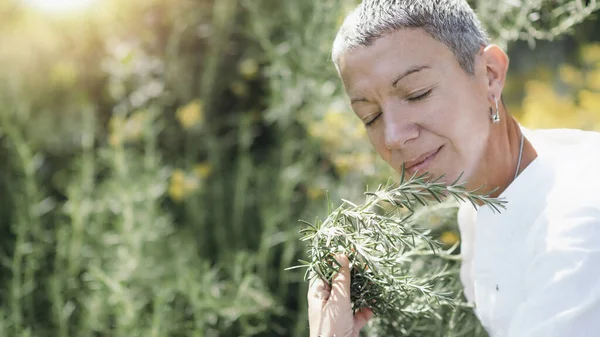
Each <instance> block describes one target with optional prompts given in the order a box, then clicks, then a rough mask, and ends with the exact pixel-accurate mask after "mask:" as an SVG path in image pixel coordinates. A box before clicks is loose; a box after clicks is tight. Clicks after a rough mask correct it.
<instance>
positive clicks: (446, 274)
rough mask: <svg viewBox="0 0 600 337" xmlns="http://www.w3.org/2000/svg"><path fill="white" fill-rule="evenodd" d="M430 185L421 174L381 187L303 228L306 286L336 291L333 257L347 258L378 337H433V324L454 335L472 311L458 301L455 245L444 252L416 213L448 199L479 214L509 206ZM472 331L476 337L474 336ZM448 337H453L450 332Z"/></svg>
mask: <svg viewBox="0 0 600 337" xmlns="http://www.w3.org/2000/svg"><path fill="white" fill-rule="evenodd" d="M402 176H404V174H403V175H402ZM427 177H428V174H422V175H419V176H412V177H411V178H409V179H407V180H404V179H403V180H401V181H400V182H399V183H397V184H392V183H388V184H387V185H385V186H379V188H378V189H377V190H376V191H375V192H367V193H366V201H365V202H364V203H363V204H359V205H357V204H354V203H352V202H350V201H348V200H344V202H343V204H342V205H341V206H340V207H338V208H337V209H335V210H333V209H332V207H331V203H329V209H328V214H329V216H328V217H327V218H326V219H325V220H324V221H320V220H319V219H317V220H316V221H315V223H314V224H311V223H308V222H305V221H303V223H304V224H306V227H305V228H303V229H302V230H301V233H302V234H303V237H302V240H303V241H305V242H307V244H308V256H309V261H303V260H300V263H301V265H300V266H297V267H306V268H307V271H306V274H305V279H307V280H308V279H313V278H317V277H318V278H321V279H323V280H325V281H326V282H329V283H331V280H332V277H333V275H334V274H335V273H336V272H337V271H338V269H339V264H338V263H337V261H336V260H335V258H334V256H335V255H336V254H338V253H341V254H344V255H346V256H348V259H349V260H350V268H351V277H352V283H351V291H350V293H351V301H352V304H353V309H354V310H358V309H359V308H362V307H369V308H371V310H372V311H373V312H374V314H375V316H376V317H377V318H378V320H376V322H377V323H376V325H377V326H372V327H371V328H372V329H371V330H372V334H375V335H382V336H385V335H389V333H392V332H395V333H402V334H403V335H410V336H417V335H421V334H419V332H422V335H424V336H434V335H435V333H433V331H431V329H432V327H435V326H436V324H435V323H434V322H433V320H434V319H436V320H437V322H442V323H443V324H444V325H445V327H444V328H443V329H454V328H455V327H454V326H453V325H456V324H457V323H459V322H460V321H461V320H465V315H468V314H469V312H470V311H471V310H470V308H469V307H468V306H466V304H465V303H463V301H461V297H460V296H461V295H462V293H461V289H462V286H461V284H460V281H459V278H458V268H459V263H458V262H457V260H458V256H457V255H456V254H454V252H455V250H456V248H457V245H455V246H454V247H452V248H451V249H449V250H443V249H441V248H442V245H441V244H439V243H438V242H437V241H435V240H434V239H433V237H432V236H431V230H429V229H426V228H424V226H420V225H419V223H418V221H415V220H414V217H413V215H414V214H415V210H416V209H417V208H418V207H426V206H428V205H429V204H431V203H432V202H434V203H438V202H439V203H441V202H443V201H444V200H448V198H449V197H450V198H453V199H454V200H455V201H459V202H470V203H471V204H472V205H473V206H474V207H478V206H479V205H489V206H490V207H492V208H493V209H494V210H495V211H496V212H499V208H503V207H504V202H503V201H501V200H498V199H494V198H490V197H489V194H487V195H482V194H478V193H477V192H478V191H479V189H478V190H474V191H468V190H466V188H465V187H464V184H462V183H460V184H459V183H458V181H459V179H460V177H459V179H457V180H456V181H454V182H453V183H451V184H448V185H446V184H444V183H442V182H441V177H439V178H436V179H430V178H427ZM465 309H466V311H465ZM473 320H474V318H473ZM475 322H476V320H475ZM471 323H473V322H471ZM459 325H461V327H460V328H465V327H467V325H468V326H470V327H475V325H476V324H464V322H463V323H460V324H459ZM479 329H480V328H479ZM457 330H460V329H457ZM462 330H464V329H462ZM472 330H473V329H471V330H470V331H469V333H470V336H474V334H473V331H472ZM480 330H481V329H480ZM481 331H483V330H481ZM461 334H462V333H461ZM461 334H455V335H461ZM442 335H444V336H448V335H449V334H448V331H444V333H443V334H442ZM475 335H476V334H475Z"/></svg>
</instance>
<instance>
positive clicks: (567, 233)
mask: <svg viewBox="0 0 600 337" xmlns="http://www.w3.org/2000/svg"><path fill="white" fill-rule="evenodd" d="M523 132H524V133H525V135H526V137H527V139H528V140H529V141H530V142H531V143H532V144H533V146H534V148H535V149H536V151H537V152H538V157H537V158H536V159H535V160H534V161H533V162H532V163H531V164H530V165H529V166H528V167H527V168H526V169H525V170H523V172H521V174H520V175H519V176H518V177H517V179H515V181H513V182H512V183H511V184H510V186H508V188H507V189H506V190H505V191H504V192H503V193H502V195H501V196H500V197H501V198H504V199H505V200H506V201H507V202H508V203H507V204H506V207H507V208H506V209H505V210H502V212H501V213H500V214H498V213H494V212H493V211H492V209H491V208H489V207H487V206H483V207H480V208H479V210H477V211H476V210H475V209H474V208H473V207H472V206H471V205H470V204H465V205H462V206H461V207H460V209H459V213H458V223H459V228H460V232H461V238H462V246H461V251H462V255H463V264H462V267H461V280H462V283H463V285H464V288H465V296H466V297H467V300H468V301H470V302H474V303H475V306H476V309H475V312H476V314H477V316H478V317H479V319H480V320H481V322H482V324H483V326H484V327H485V328H486V330H487V331H488V332H489V334H490V336H492V337H553V336H556V337H559V336H560V337H583V336H590V337H591V336H600V134H599V133H595V132H584V131H579V130H567V129H555V130H527V129H523Z"/></svg>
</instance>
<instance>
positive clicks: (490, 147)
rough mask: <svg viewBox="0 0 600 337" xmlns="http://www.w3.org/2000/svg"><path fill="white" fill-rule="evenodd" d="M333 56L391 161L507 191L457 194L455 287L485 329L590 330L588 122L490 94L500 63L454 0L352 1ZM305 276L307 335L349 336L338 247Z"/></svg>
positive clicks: (596, 267)
mask: <svg viewBox="0 0 600 337" xmlns="http://www.w3.org/2000/svg"><path fill="white" fill-rule="evenodd" d="M333 59H334V62H335V65H336V67H337V69H338V72H339V74H340V77H341V79H342V82H343V84H344V88H345V91H346V93H347V94H348V96H349V98H350V100H351V105H352V109H353V110H354V112H355V113H356V115H357V116H358V117H359V118H360V119H361V120H362V121H363V122H364V124H365V126H366V128H367V130H368V136H369V139H370V141H371V143H372V145H373V146H374V148H375V150H376V151H377V152H378V153H379V155H381V157H382V158H383V159H384V160H385V161H386V162H387V163H388V164H389V165H391V166H392V167H393V168H395V169H397V170H400V168H401V166H402V164H405V165H406V167H407V168H408V170H407V171H408V174H413V173H414V172H416V171H420V172H425V171H427V172H430V173H431V174H433V175H436V176H438V175H441V174H445V177H447V178H446V179H447V181H448V182H450V181H453V180H454V179H455V178H457V177H458V176H459V174H460V173H461V172H464V174H463V179H464V180H465V181H466V184H467V187H468V188H473V189H474V188H477V187H479V186H482V185H485V186H486V188H487V191H492V190H493V189H494V188H498V189H497V191H496V192H495V193H494V194H493V196H496V197H501V198H504V199H505V200H506V201H507V202H508V204H507V209H506V210H505V211H503V212H502V213H501V214H494V213H493V212H492V211H491V210H490V209H489V208H488V207H486V206H481V207H480V208H479V209H478V210H474V209H473V208H472V207H461V209H460V211H459V227H460V230H461V234H462V252H463V258H464V261H463V265H462V267H461V280H462V282H463V284H464V288H465V295H466V297H467V299H468V300H469V301H471V302H473V303H474V304H475V307H476V309H475V310H476V314H477V316H478V317H479V319H480V320H481V322H482V324H483V326H484V327H485V328H486V330H487V331H488V332H489V334H490V336H508V337H526V336H528V337H533V336H540V337H542V336H543V337H549V336H569V337H579V336H599V335H600V196H599V195H598V193H597V192H596V191H597V190H598V188H600V178H598V175H600V134H598V133H594V132H584V131H579V130H564V129H561V130H527V129H524V128H522V127H520V125H519V124H518V122H517V121H516V120H515V119H514V118H513V117H512V116H511V115H510V114H509V112H508V111H507V110H506V107H505V106H504V104H503V103H502V101H501V97H502V90H503V87H504V83H505V78H506V73H507V69H508V65H509V60H508V57H507V55H506V54H505V53H504V52H503V51H502V50H501V49H500V48H499V47H497V46H495V45H491V44H489V42H488V38H487V36H486V34H485V32H484V31H483V30H482V28H481V25H480V23H479V22H478V20H477V18H476V16H475V14H474V13H473V11H472V9H471V8H470V7H469V6H468V4H467V3H466V1H463V0H432V1H426V0H404V1H402V0H396V1H394V0H388V1H385V0H365V1H363V3H362V4H361V5H360V6H358V8H357V9H356V10H355V11H354V12H353V13H352V14H350V15H349V16H348V18H346V20H345V21H344V24H343V25H342V27H341V29H340V31H339V33H338V35H337V37H336V39H335V42H334V46H333ZM338 260H339V261H340V263H341V265H342V268H341V271H340V273H339V274H338V275H337V276H336V278H335V279H334V281H333V289H327V286H326V285H324V284H323V283H322V282H320V281H319V282H315V283H314V284H313V285H311V287H310V290H309V293H308V299H309V323H310V329H311V336H327V337H330V336H333V335H335V336H337V337H342V336H358V332H359V330H360V329H361V328H362V327H363V326H364V324H365V323H366V322H367V321H368V320H369V319H370V317H371V315H372V313H371V312H370V311H369V310H363V311H361V312H358V313H356V314H355V315H354V316H353V315H352V310H351V305H350V300H349V284H350V276H349V275H350V274H349V271H348V260H347V259H346V258H345V257H343V256H340V257H338Z"/></svg>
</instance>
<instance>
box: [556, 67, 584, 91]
mask: <svg viewBox="0 0 600 337" xmlns="http://www.w3.org/2000/svg"><path fill="white" fill-rule="evenodd" d="M558 74H559V76H560V79H561V80H562V81H563V82H564V83H565V84H568V85H570V86H573V87H581V86H582V85H583V74H582V73H581V71H579V69H577V68H575V67H573V66H571V65H569V64H562V65H560V67H559V68H558Z"/></svg>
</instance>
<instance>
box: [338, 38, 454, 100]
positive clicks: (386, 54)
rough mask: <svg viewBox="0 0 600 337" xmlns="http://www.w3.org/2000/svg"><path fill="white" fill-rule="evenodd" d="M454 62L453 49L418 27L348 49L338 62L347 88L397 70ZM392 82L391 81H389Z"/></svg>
mask: <svg viewBox="0 0 600 337" xmlns="http://www.w3.org/2000/svg"><path fill="white" fill-rule="evenodd" d="M448 63H456V64H457V65H458V62H457V61H456V58H455V56H454V54H453V53H452V51H451V50H450V49H449V48H448V47H447V46H446V45H445V44H443V43H442V42H439V41H438V40H436V39H434V38H433V37H432V36H431V35H429V34H428V33H427V32H426V31H425V30H423V29H421V28H415V29H400V30H397V31H395V32H393V33H390V34H387V35H385V36H383V37H380V38H378V39H376V40H375V41H374V42H373V44H371V45H369V46H366V47H359V48H356V49H353V50H350V51H348V52H346V53H344V54H343V55H342V57H341V58H340V61H339V66H340V75H341V77H342V80H343V82H344V85H345V86H346V87H347V88H348V87H349V88H352V87H354V86H355V85H356V84H357V83H359V82H361V81H363V80H365V79H368V78H375V79H378V80H387V81H389V80H390V79H391V78H393V77H394V76H397V75H398V74H399V73H400V72H402V71H404V70H406V69H410V68H413V67H418V66H422V65H427V66H429V67H430V68H431V69H433V70H436V69H437V70H439V68H440V67H442V66H443V65H446V64H448ZM392 81H393V80H392Z"/></svg>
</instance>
